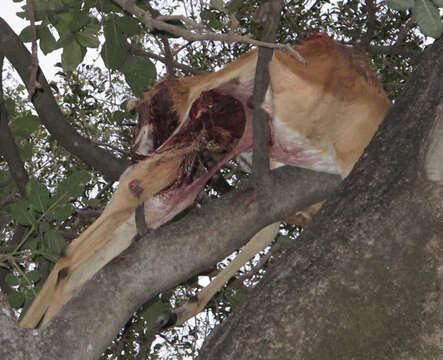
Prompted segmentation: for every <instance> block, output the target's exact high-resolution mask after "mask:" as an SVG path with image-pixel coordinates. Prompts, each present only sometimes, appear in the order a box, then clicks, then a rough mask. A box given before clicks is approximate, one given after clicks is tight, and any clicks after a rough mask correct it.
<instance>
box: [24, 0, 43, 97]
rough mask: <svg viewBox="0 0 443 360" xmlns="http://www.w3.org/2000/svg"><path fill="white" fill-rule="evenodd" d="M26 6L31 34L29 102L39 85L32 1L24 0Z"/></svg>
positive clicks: (35, 29)
mask: <svg viewBox="0 0 443 360" xmlns="http://www.w3.org/2000/svg"><path fill="white" fill-rule="evenodd" d="M26 5H27V7H28V16H29V21H30V22H31V33H32V65H31V76H30V78H29V83H28V91H29V100H31V99H32V96H33V95H34V94H35V92H36V90H37V89H40V88H41V85H40V84H39V82H38V81H37V72H38V56H37V28H36V27H35V14H34V3H33V0H26Z"/></svg>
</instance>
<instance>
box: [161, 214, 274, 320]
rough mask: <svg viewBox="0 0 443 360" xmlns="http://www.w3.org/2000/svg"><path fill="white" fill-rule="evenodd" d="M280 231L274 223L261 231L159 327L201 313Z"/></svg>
mask: <svg viewBox="0 0 443 360" xmlns="http://www.w3.org/2000/svg"><path fill="white" fill-rule="evenodd" d="M279 229H280V223H279V222H277V223H274V224H271V225H268V226H266V227H265V228H263V229H262V230H260V231H259V232H258V233H257V234H255V236H254V237H253V238H252V239H251V240H249V242H248V243H247V244H246V245H245V246H244V247H243V248H241V250H240V253H239V254H238V255H237V257H236V258H235V259H234V260H233V261H232V262H231V263H230V264H229V265H228V266H227V267H226V268H224V269H223V270H222V271H221V272H220V273H219V274H218V275H217V276H216V277H215V279H214V280H213V281H212V282H211V283H210V284H209V285H208V286H207V287H206V288H204V289H203V290H202V291H200V292H199V293H198V294H197V296H196V297H195V298H194V299H192V300H190V301H189V302H187V303H186V304H184V305H183V306H181V307H179V308H178V309H175V310H172V311H170V312H168V313H166V314H163V315H162V316H160V318H159V319H158V320H157V327H158V328H159V329H165V328H167V327H169V326H173V325H182V324H183V323H184V322H185V321H187V320H189V319H190V318H192V317H193V316H195V315H197V314H198V313H199V312H201V311H202V310H203V309H204V308H205V306H206V305H207V304H208V302H209V301H210V300H211V299H212V297H213V296H214V295H215V294H216V293H217V292H218V291H220V289H221V288H222V287H223V286H224V285H225V283H226V282H227V281H228V280H229V279H230V278H231V277H232V276H233V275H234V274H235V273H236V272H237V271H238V270H239V269H240V268H241V267H242V266H243V265H244V264H245V263H246V262H247V261H248V260H249V259H251V258H252V257H253V256H254V255H256V254H257V253H258V252H260V251H261V250H263V249H265V248H266V246H268V245H269V244H270V243H271V242H272V240H274V237H275V235H276V234H277V233H278V231H279Z"/></svg>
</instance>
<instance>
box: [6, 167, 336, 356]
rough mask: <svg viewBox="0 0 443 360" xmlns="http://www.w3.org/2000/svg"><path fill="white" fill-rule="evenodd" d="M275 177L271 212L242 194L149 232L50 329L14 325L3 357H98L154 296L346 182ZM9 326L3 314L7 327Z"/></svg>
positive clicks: (292, 174) (290, 171)
mask: <svg viewBox="0 0 443 360" xmlns="http://www.w3.org/2000/svg"><path fill="white" fill-rule="evenodd" d="M294 179H297V182H296V184H295V185H294ZM270 180H271V182H272V184H273V186H272V187H269V188H268V189H266V190H264V191H263V192H262V199H261V200H262V204H263V205H264V206H266V208H267V209H268V211H267V212H263V211H261V210H260V208H259V206H258V204H257V202H256V201H255V198H256V196H255V192H253V191H251V190H238V191H235V192H233V193H231V194H229V195H228V196H226V197H225V198H224V199H222V200H217V201H213V202H211V203H210V204H208V205H207V206H205V207H204V208H202V209H194V210H193V211H191V212H190V213H189V214H188V215H187V216H186V217H184V218H183V219H181V220H180V221H177V222H174V223H171V224H169V225H167V226H164V227H162V228H160V229H158V230H156V231H152V232H150V233H148V234H147V235H146V236H144V237H143V238H142V239H141V240H139V241H138V242H137V243H136V244H134V245H133V246H131V247H130V248H129V249H128V250H127V251H126V252H124V253H123V254H122V255H121V256H120V257H118V258H117V259H115V260H114V261H113V262H111V263H110V264H108V265H107V266H106V267H105V268H104V269H102V270H101V271H100V272H99V273H98V274H97V275H96V276H94V278H93V279H92V280H91V281H89V282H88V283H87V284H86V285H85V286H84V287H83V288H82V290H81V291H80V292H79V294H78V295H77V296H75V297H74V298H73V299H72V300H71V301H70V302H69V303H68V304H67V305H66V306H65V307H64V308H63V309H62V310H61V311H60V312H59V314H58V315H57V316H56V317H55V318H54V319H53V320H52V321H51V322H50V323H49V324H48V326H47V327H46V328H44V329H41V330H28V331H23V330H22V329H19V328H18V327H17V326H16V327H15V329H14V327H13V326H12V325H11V326H9V328H8V331H7V333H5V334H8V335H7V336H4V335H5V334H1V333H0V336H2V337H0V339H7V341H5V343H4V344H1V345H2V346H0V359H2V360H3V359H4V360H9V359H11V360H24V359H26V360H28V359H29V360H31V359H32V360H33V359H39V360H45V359H48V360H53V359H64V360H69V359H82V360H88V359H91V360H95V359H97V358H98V356H99V355H100V354H101V352H102V351H103V350H104V349H105V348H106V347H107V346H108V345H109V344H110V343H111V341H112V339H113V338H114V336H115V335H116V334H117V332H118V331H119V329H121V328H122V327H123V326H124V325H125V323H126V322H127V320H128V319H129V318H130V316H131V314H132V313H133V312H134V311H135V310H137V309H138V308H139V307H140V306H141V305H142V304H144V303H145V302H146V301H148V300H149V299H150V298H152V297H153V296H155V295H156V294H158V293H159V292H161V291H164V290H167V289H170V288H172V287H174V286H176V285H178V284H180V283H183V282H184V281H185V280H187V279H189V278H190V277H192V276H194V275H196V274H198V273H200V272H202V271H204V270H207V269H208V268H209V267H211V266H212V265H213V264H214V263H215V262H217V261H219V260H221V259H222V258H224V257H225V256H227V255H229V254H230V253H232V252H233V251H234V250H235V249H238V248H239V247H241V246H242V245H243V244H244V243H245V242H246V241H247V240H249V239H250V238H251V237H252V236H253V235H254V234H255V233H256V232H257V231H258V230H260V229H261V228H262V227H264V226H265V225H268V224H270V223H272V222H275V221H276V220H278V219H282V218H285V217H286V216H288V215H290V214H291V213H293V212H294V211H295V209H296V208H304V207H306V206H307V205H308V204H310V203H312V202H317V201H319V200H320V199H322V198H324V197H325V196H326V194H328V193H331V191H332V190H333V189H334V188H335V187H336V186H337V185H338V183H339V181H340V180H339V178H338V176H332V175H326V174H318V173H314V172H312V171H308V170H302V169H297V168H289V167H285V168H280V169H277V170H274V171H272V172H271V174H270ZM291 189H295V190H297V191H295V192H293V193H291ZM309 189H310V190H309ZM274 194H277V196H275V195H274ZM0 305H1V304H0ZM0 310H1V309H0ZM8 321H10V318H9V317H8V316H7V314H6V312H1V311H0V324H3V323H4V322H5V323H7V322H8ZM29 342H31V343H32V344H33V345H30V344H28V343H29ZM20 344H23V345H22V346H23V347H22V348H21V349H22V351H21V352H20V353H19V354H18V353H17V351H16V349H17V348H19V349H20ZM28 346H29V351H28V350H27V348H28Z"/></svg>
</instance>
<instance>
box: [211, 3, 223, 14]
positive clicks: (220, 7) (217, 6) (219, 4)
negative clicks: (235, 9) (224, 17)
mask: <svg viewBox="0 0 443 360" xmlns="http://www.w3.org/2000/svg"><path fill="white" fill-rule="evenodd" d="M210 4H211V7H213V8H214V9H217V10H219V11H221V12H223V13H226V9H225V3H224V1H223V0H211V3H210Z"/></svg>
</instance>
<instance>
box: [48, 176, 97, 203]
mask: <svg viewBox="0 0 443 360" xmlns="http://www.w3.org/2000/svg"><path fill="white" fill-rule="evenodd" d="M90 179H91V176H90V175H89V172H88V171H86V170H79V171H76V172H73V173H72V174H71V175H70V176H69V177H68V178H67V179H66V180H64V181H63V182H61V183H60V184H59V185H58V187H57V190H56V192H55V194H54V196H53V197H52V198H51V204H53V203H54V202H59V201H64V202H66V201H67V200H69V199H74V198H77V197H79V196H80V195H82V193H83V191H84V189H85V185H86V184H87V183H88V182H89V180H90Z"/></svg>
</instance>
